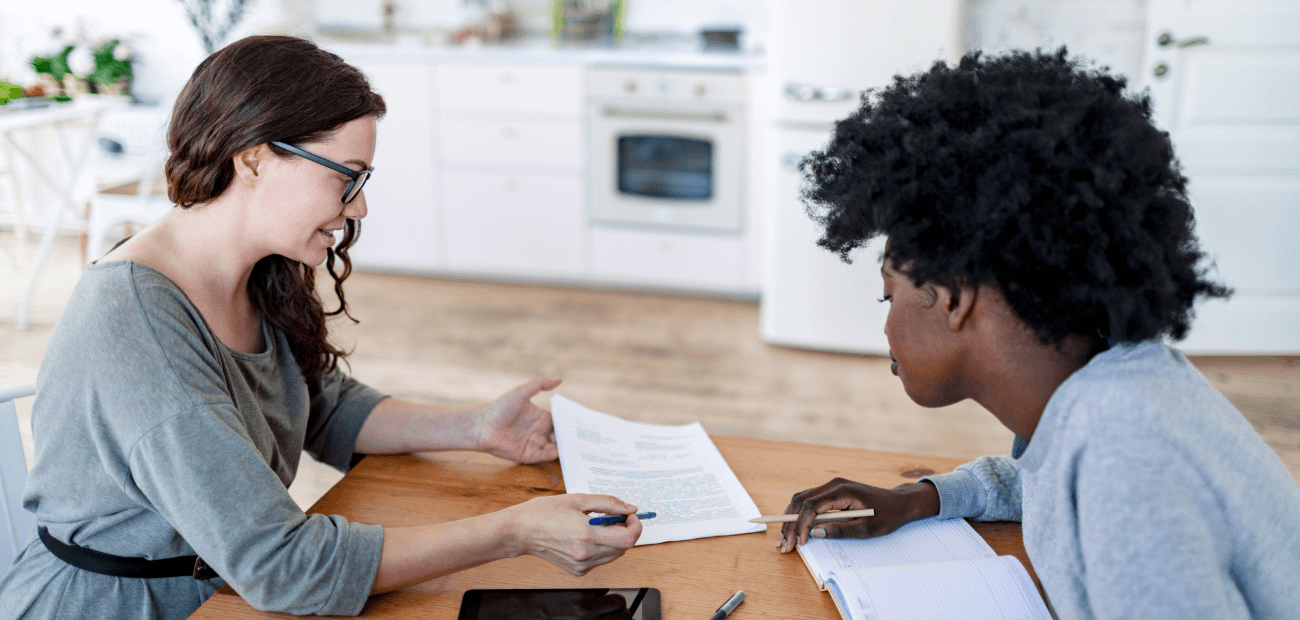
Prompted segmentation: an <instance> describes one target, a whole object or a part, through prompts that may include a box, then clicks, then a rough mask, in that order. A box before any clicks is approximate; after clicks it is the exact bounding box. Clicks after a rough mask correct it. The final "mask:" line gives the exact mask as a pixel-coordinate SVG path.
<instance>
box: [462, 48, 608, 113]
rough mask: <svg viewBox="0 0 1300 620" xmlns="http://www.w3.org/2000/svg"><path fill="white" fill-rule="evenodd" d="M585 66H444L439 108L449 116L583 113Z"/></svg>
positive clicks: (476, 64) (475, 64) (486, 64)
mask: <svg viewBox="0 0 1300 620" xmlns="http://www.w3.org/2000/svg"><path fill="white" fill-rule="evenodd" d="M583 71H584V69H583V68H582V67H581V66H579V65H548V64H497V63H477V62H471V63H456V62H447V63H439V64H438V66H437V76H438V104H439V106H440V107H441V108H442V109H443V110H444V111H447V112H461V113H470V114H483V113H498V112H511V113H519V114H528V115H535V116H567V117H571V118H575V119H576V118H578V117H579V116H581V114H582V102H583V99H584V97H585V93H584V88H583Z"/></svg>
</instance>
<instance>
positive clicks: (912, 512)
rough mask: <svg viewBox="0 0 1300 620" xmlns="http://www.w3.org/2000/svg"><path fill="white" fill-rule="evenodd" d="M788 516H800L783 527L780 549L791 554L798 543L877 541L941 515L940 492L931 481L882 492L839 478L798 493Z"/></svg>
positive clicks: (779, 543) (875, 488)
mask: <svg viewBox="0 0 1300 620" xmlns="http://www.w3.org/2000/svg"><path fill="white" fill-rule="evenodd" d="M867 508H871V509H874V510H875V511H876V515H875V516H873V517H862V518H859V519H849V520H846V521H819V522H816V523H814V522H813V518H814V517H816V516H817V515H819V514H821V513H823V512H829V511H832V510H865V509H867ZM785 514H798V515H799V520H797V521H794V522H792V523H786V524H784V525H782V527H781V537H780V539H779V540H778V541H777V546H778V547H780V548H781V553H789V552H790V551H791V550H792V549H794V548H795V545H796V544H799V545H802V544H804V543H807V542H808V537H809V536H810V535H811V536H812V537H813V538H873V537H876V536H884V535H885V534H888V533H890V532H892V531H894V530H896V529H898V528H900V527H902V526H903V525H906V524H908V523H910V522H912V521H916V520H917V519H924V518H926V517H932V516H934V515H937V514H939V491H938V489H935V488H934V485H933V484H930V483H929V482H912V483H907V484H900V485H898V486H896V487H894V488H892V489H882V488H880V487H873V486H869V485H865V484H862V483H861V482H854V481H852V480H845V479H844V478H836V479H834V480H831V481H830V482H827V483H826V484H823V485H821V486H819V487H814V488H811V489H808V490H806V491H800V492H798V493H795V494H794V497H793V498H791V499H790V505H789V506H786V509H785Z"/></svg>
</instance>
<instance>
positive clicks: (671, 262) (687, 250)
mask: <svg viewBox="0 0 1300 620" xmlns="http://www.w3.org/2000/svg"><path fill="white" fill-rule="evenodd" d="M743 263H744V244H743V242H742V240H741V239H740V238H739V237H705V236H696V235H683V234H669V233H658V232H649V231H634V230H617V229H593V230H592V231H591V267H590V269H589V270H588V271H589V272H590V273H591V276H592V277H593V278H594V279H596V280H601V281H606V282H611V281H613V282H619V283H628V284H647V285H651V286H665V287H673V288H688V289H696V290H708V291H723V292H739V291H740V290H741V288H742V286H741V279H742V276H743V273H744V266H743Z"/></svg>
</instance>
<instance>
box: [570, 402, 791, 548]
mask: <svg viewBox="0 0 1300 620" xmlns="http://www.w3.org/2000/svg"><path fill="white" fill-rule="evenodd" d="M551 418H552V420H554V422H555V441H556V443H557V444H558V446H559V449H560V469H561V470H562V471H563V473H564V487H565V489H566V490H567V491H568V492H569V493H598V494H603V495H613V496H615V497H617V498H619V499H621V500H623V501H625V502H627V503H629V504H632V505H634V506H636V507H637V509H638V510H639V511H640V512H653V513H655V518H654V519H649V520H645V521H642V522H641V523H642V525H643V526H644V528H645V529H644V530H643V531H642V533H641V538H640V540H638V541H637V543H636V544H637V545H638V546H639V545H653V544H656V543H661V542H668V541H673V540H691V539H693V538H706V537H709V536H729V535H732V534H748V533H750V532H762V531H765V530H766V526H765V525H763V524H759V523H749V520H750V519H753V518H755V517H757V516H759V514H758V506H756V505H755V504H754V500H753V499H752V498H750V497H749V493H747V492H746V491H745V488H744V487H742V486H741V485H740V481H739V480H737V479H736V474H735V472H733V471H731V466H729V465H727V462H726V461H725V460H723V458H722V454H721V453H719V452H718V448H717V446H714V445H713V441H712V440H711V439H709V435H708V433H705V432H704V427H702V426H700V423H699V422H696V423H694V424H685V425H682V426H669V425H662V424H642V423H639V422H629V421H627V420H622V419H619V418H616V417H614V416H611V415H608V414H605V413H601V412H599V411H595V410H592V409H588V408H586V407H583V406H582V405H579V404H578V403H575V402H573V401H571V400H569V399H567V398H565V397H563V396H559V395H556V396H553V397H551Z"/></svg>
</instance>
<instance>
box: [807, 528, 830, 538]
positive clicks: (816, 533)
mask: <svg viewBox="0 0 1300 620" xmlns="http://www.w3.org/2000/svg"><path fill="white" fill-rule="evenodd" d="M809 534H811V535H812V537H813V538H826V530H825V529H824V528H820V527H814V528H813V530H812V531H811V532H809Z"/></svg>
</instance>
